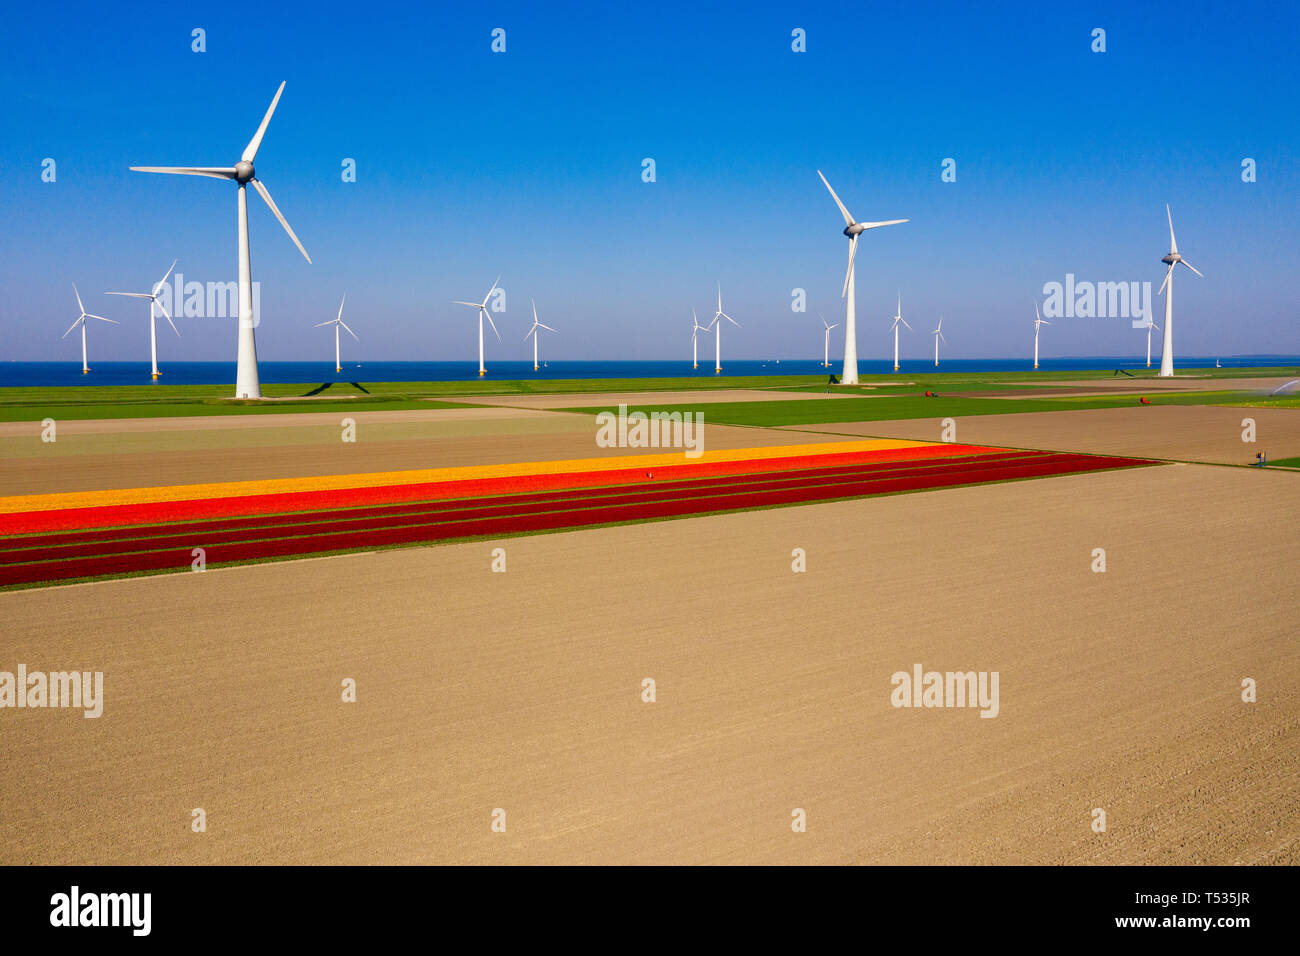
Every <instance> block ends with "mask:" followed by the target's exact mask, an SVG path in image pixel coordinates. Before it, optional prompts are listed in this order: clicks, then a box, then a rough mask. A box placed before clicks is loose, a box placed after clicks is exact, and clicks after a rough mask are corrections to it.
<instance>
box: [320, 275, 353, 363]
mask: <svg viewBox="0 0 1300 956" xmlns="http://www.w3.org/2000/svg"><path fill="white" fill-rule="evenodd" d="M346 301H348V294H347V293H346V292H345V293H343V298H342V299H340V300H339V314H338V317H337V318H333V319H330V320H329V321H328V322H317V323H316V324H315V325H313V326H312V328H313V329H322V328H324V327H325V326H327V325H332V326H334V372H335V374H337V373H339V372H341V371H343V363H342V362H341V361H339V327H340V326H342V327H343V328H345V329H348V324H347V323H346V322H344V321H343V303H344V302H346ZM348 335H350V336H352V337H353V338H354V339H356V340H357V341H358V342H360V341H361V340H360V339H357V333H355V332H353V331H352V330H351V329H348Z"/></svg>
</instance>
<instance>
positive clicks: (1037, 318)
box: [1034, 302, 1052, 368]
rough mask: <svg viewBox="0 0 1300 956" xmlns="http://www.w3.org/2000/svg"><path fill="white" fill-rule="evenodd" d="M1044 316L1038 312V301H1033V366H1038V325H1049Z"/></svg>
mask: <svg viewBox="0 0 1300 956" xmlns="http://www.w3.org/2000/svg"><path fill="white" fill-rule="evenodd" d="M1051 324H1052V323H1051V322H1048V321H1047V320H1046V319H1045V318H1043V317H1042V316H1041V315H1039V314H1038V303H1037V302H1035V303H1034V368H1038V327H1039V326H1041V325H1051Z"/></svg>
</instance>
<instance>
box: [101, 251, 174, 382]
mask: <svg viewBox="0 0 1300 956" xmlns="http://www.w3.org/2000/svg"><path fill="white" fill-rule="evenodd" d="M176 262H177V260H175V259H173V260H172V265H171V269H168V270H167V275H165V276H163V277H162V278H161V279H159V280H158V284H157V285H155V286H154V287H153V291H152V292H105V293H104V295H126V296H130V297H131V298H133V299H148V300H149V356H150V358H151V359H152V361H153V380H154V381H155V382H156V381H158V376H159V375H161V374H162V373H161V372H159V371H158V328H157V325H156V324H155V322H154V319H155V318H156V316H155V315H154V306H155V305H156V306H157V307H158V308H160V309H162V314H163V315H164V316H166V317H167V324H168V325H170V326H171V327H172V331H173V332H175V333H176V337H177V338H180V337H181V330H180V329H178V328H176V323H175V322H173V321H172V317H171V316H170V315H168V314H167V306H165V305H163V304H162V303H161V302H159V301H158V290H160V289H161V288H162V287H163V286H165V285H166V284H167V280H168V279H169V278H171V274H172V269H175V268H176Z"/></svg>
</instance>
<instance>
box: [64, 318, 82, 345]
mask: <svg viewBox="0 0 1300 956" xmlns="http://www.w3.org/2000/svg"><path fill="white" fill-rule="evenodd" d="M84 320H85V316H84V315H83V316H79V317H78V318H77V321H76V322H73V323H72V324H71V325H69V326H68V332H71V331H72V330H73V329H75V328H76V327H77V326H79V325H80V324H81V323H82V322H83V321H84ZM68 332H64V333H63V334H62V335H60V336H59V338H61V339H66V338H67V337H68Z"/></svg>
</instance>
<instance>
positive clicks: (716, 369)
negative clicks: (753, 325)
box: [704, 282, 740, 375]
mask: <svg viewBox="0 0 1300 956" xmlns="http://www.w3.org/2000/svg"><path fill="white" fill-rule="evenodd" d="M722 319H726V320H727V321H728V322H730V323H731V324H732V325H734V326H735V327H736V328H740V323H739V322H737V321H736V320H735V319H733V318H732V317H731V316H729V315H727V313H725V312H723V311H722V283H721V282H719V283H718V311H717V312H715V313H713V321H712V322H710V323H709V327H708V328H707V329H705V330H704V331H706V332H712V331H713V327H714V326H715V325H716V326H717V327H718V331H717V332H715V333H714V335H715V338H714V339H713V347H714V350H715V351H714V366H713V374H714V375H721V374H722V322H721V320H722Z"/></svg>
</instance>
